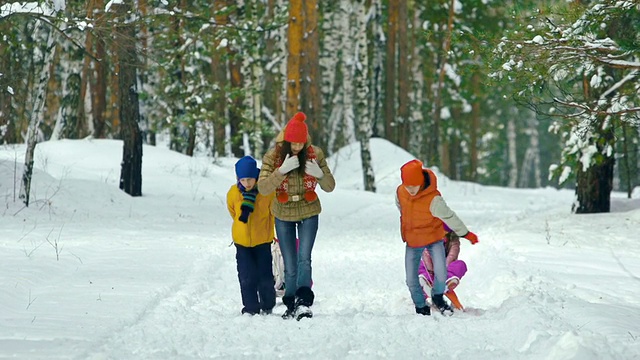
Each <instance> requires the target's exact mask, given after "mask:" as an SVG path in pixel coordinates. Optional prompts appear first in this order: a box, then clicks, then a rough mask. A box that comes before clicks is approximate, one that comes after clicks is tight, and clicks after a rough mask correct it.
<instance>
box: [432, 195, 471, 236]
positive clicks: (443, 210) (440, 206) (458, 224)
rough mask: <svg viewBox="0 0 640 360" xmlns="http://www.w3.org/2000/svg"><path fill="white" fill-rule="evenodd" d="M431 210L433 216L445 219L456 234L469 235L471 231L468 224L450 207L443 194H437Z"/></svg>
mask: <svg viewBox="0 0 640 360" xmlns="http://www.w3.org/2000/svg"><path fill="white" fill-rule="evenodd" d="M429 210H430V211H431V214H433V216H435V217H437V218H439V219H440V220H442V221H444V222H445V223H446V224H447V226H449V227H450V228H451V230H453V231H454V232H455V233H456V235H458V236H463V235H467V233H468V232H469V229H467V226H466V225H465V224H464V223H463V222H462V220H460V218H459V217H458V215H456V213H455V212H453V210H451V209H450V208H449V206H448V205H447V203H446V202H445V201H444V199H443V198H442V196H436V197H434V198H433V200H432V201H431V206H430V207H429Z"/></svg>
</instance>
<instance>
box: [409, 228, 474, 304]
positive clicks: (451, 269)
mask: <svg viewBox="0 0 640 360" xmlns="http://www.w3.org/2000/svg"><path fill="white" fill-rule="evenodd" d="M444 229H445V231H446V232H447V234H446V235H445V242H444V253H445V256H446V257H447V258H446V262H447V282H446V284H447V289H454V288H455V287H456V286H458V283H459V282H460V279H462V277H463V276H464V274H466V273H467V264H465V262H464V261H462V260H458V254H460V238H459V237H458V236H457V235H456V233H455V232H453V231H451V229H449V227H448V226H447V225H446V224H445V225H444ZM418 276H419V277H420V279H421V280H423V279H424V281H426V282H427V285H428V286H429V287H432V286H433V265H432V263H431V257H430V256H429V252H428V251H426V250H425V251H424V252H423V253H422V260H421V261H420V268H419V269H418ZM425 295H426V296H430V295H431V294H430V293H425Z"/></svg>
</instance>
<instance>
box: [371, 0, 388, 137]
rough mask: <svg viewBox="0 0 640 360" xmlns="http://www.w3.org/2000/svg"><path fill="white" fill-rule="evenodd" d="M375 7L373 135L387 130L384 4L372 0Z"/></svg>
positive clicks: (373, 34) (372, 52) (372, 85)
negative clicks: (384, 114) (383, 109)
mask: <svg viewBox="0 0 640 360" xmlns="http://www.w3.org/2000/svg"><path fill="white" fill-rule="evenodd" d="M370 1H371V7H368V8H373V13H374V18H373V20H372V26H371V31H370V32H369V34H370V36H369V38H370V39H373V41H370V42H369V49H368V52H369V53H370V54H372V56H371V58H372V59H371V70H372V74H371V75H372V76H371V89H372V91H373V94H372V96H371V101H370V106H369V108H370V109H371V111H370V113H371V117H372V122H373V125H372V126H373V136H382V135H383V134H384V132H385V121H384V118H383V116H382V81H383V77H382V75H383V74H382V71H383V67H384V62H383V55H384V40H383V31H382V5H381V4H380V2H381V0H370Z"/></svg>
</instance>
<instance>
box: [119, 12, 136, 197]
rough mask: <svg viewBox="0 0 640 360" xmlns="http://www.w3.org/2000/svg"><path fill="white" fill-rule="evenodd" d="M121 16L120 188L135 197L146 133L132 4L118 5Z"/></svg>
mask: <svg viewBox="0 0 640 360" xmlns="http://www.w3.org/2000/svg"><path fill="white" fill-rule="evenodd" d="M113 8H114V11H115V12H116V14H117V16H118V20H119V21H118V25H116V31H115V34H114V35H115V38H114V42H115V43H116V46H117V48H118V50H119V54H118V61H119V68H120V72H119V73H118V87H119V89H120V91H119V93H120V99H119V102H118V104H119V114H120V124H121V125H120V137H121V138H122V140H123V141H124V146H123V148H122V168H121V171H120V189H121V190H123V191H124V192H126V193H127V194H129V195H131V196H141V195H142V133H141V132H140V128H139V123H140V107H139V103H138V76H137V67H138V66H139V65H138V64H139V62H138V54H137V53H136V28H135V23H134V22H133V21H131V20H130V19H127V17H128V16H129V15H128V13H129V12H130V11H131V6H130V5H125V4H114V5H113Z"/></svg>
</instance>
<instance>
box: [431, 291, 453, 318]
mask: <svg viewBox="0 0 640 360" xmlns="http://www.w3.org/2000/svg"><path fill="white" fill-rule="evenodd" d="M431 301H433V305H435V306H436V307H437V308H438V310H439V311H440V313H442V315H453V309H452V308H451V306H449V304H447V302H446V301H445V300H444V296H443V295H442V294H437V295H433V296H432V297H431Z"/></svg>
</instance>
